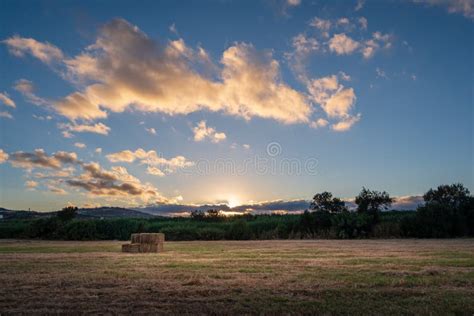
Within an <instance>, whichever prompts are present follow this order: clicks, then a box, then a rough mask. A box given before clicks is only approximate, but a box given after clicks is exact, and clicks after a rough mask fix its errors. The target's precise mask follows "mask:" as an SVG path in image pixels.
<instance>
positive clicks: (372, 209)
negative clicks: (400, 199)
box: [355, 187, 393, 225]
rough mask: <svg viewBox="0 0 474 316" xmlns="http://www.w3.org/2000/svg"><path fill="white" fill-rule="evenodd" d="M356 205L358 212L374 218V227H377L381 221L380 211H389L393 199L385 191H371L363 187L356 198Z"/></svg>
mask: <svg viewBox="0 0 474 316" xmlns="http://www.w3.org/2000/svg"><path fill="white" fill-rule="evenodd" d="M355 203H356V204H357V212H358V213H360V214H367V215H369V216H370V217H371V218H372V225H375V224H376V223H377V222H378V221H379V217H380V214H379V213H380V211H381V210H382V209H385V210H386V209H388V207H390V205H391V204H392V203H393V199H392V198H391V197H390V195H389V194H388V193H387V192H385V191H383V192H379V191H371V190H369V189H366V188H364V187H363V188H362V191H361V192H360V193H359V195H358V196H356V198H355Z"/></svg>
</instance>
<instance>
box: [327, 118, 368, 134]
mask: <svg viewBox="0 0 474 316" xmlns="http://www.w3.org/2000/svg"><path fill="white" fill-rule="evenodd" d="M360 117H361V115H360V114H357V115H356V116H348V117H347V118H345V119H343V120H342V121H340V122H338V123H336V124H333V125H332V126H331V128H332V129H333V130H335V131H337V132H345V131H347V130H349V129H350V128H351V127H352V126H353V125H354V124H355V123H357V122H358V121H359V120H360Z"/></svg>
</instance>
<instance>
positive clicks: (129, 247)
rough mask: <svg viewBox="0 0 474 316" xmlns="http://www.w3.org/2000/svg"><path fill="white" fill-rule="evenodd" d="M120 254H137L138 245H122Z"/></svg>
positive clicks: (138, 250)
mask: <svg viewBox="0 0 474 316" xmlns="http://www.w3.org/2000/svg"><path fill="white" fill-rule="evenodd" d="M122 252H128V253H139V252H140V244H123V245H122Z"/></svg>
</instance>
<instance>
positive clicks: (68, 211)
mask: <svg viewBox="0 0 474 316" xmlns="http://www.w3.org/2000/svg"><path fill="white" fill-rule="evenodd" d="M77 210H78V209H77V207H75V206H67V207H65V208H63V209H62V210H60V211H59V212H58V213H57V214H56V216H57V217H58V218H59V219H60V220H62V221H65V222H67V221H70V220H71V219H73V218H74V217H76V213H77Z"/></svg>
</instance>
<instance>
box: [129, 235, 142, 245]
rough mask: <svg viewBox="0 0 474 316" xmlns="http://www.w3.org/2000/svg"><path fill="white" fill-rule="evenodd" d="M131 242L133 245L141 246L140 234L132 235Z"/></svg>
mask: <svg viewBox="0 0 474 316" xmlns="http://www.w3.org/2000/svg"><path fill="white" fill-rule="evenodd" d="M131 242H132V244H139V243H140V234H132V237H131Z"/></svg>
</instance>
